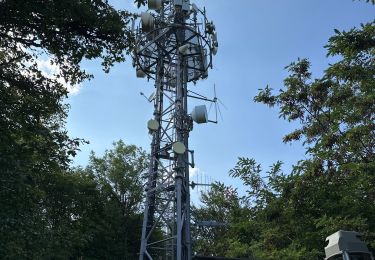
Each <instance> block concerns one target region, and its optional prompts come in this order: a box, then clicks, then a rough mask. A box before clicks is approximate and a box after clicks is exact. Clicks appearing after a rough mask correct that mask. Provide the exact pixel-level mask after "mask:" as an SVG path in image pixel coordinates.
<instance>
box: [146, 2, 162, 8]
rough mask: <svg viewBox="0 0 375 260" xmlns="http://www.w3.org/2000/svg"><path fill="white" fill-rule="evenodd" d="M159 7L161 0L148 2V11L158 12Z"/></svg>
mask: <svg viewBox="0 0 375 260" xmlns="http://www.w3.org/2000/svg"><path fill="white" fill-rule="evenodd" d="M160 7H161V0H148V9H151V10H159V9H160Z"/></svg>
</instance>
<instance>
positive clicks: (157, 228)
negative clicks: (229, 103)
mask: <svg viewBox="0 0 375 260" xmlns="http://www.w3.org/2000/svg"><path fill="white" fill-rule="evenodd" d="M148 8H149V9H148V11H147V12H143V13H142V14H141V15H140V26H139V27H138V28H136V30H135V35H136V46H135V51H134V53H133V66H134V67H135V68H136V71H137V77H140V78H144V77H147V78H148V79H152V80H154V81H155V96H154V97H153V99H152V101H153V104H154V114H153V119H151V120H149V122H148V129H149V132H150V134H151V135H152V143H151V158H150V163H149V170H148V174H147V178H148V180H147V184H146V188H145V193H146V200H145V206H144V217H143V227H142V238H141V249H140V256H139V259H140V260H151V259H167V260H169V259H170V260H190V259H191V257H192V253H191V238H190V190H189V184H190V183H189V166H191V167H194V157H193V155H194V153H193V151H192V150H189V146H188V139H189V133H190V131H191V130H192V129H193V121H195V122H197V123H207V122H208V121H209V120H208V118H207V110H206V107H205V106H198V107H196V108H195V109H194V110H193V113H192V115H189V114H188V111H187V110H188V106H187V103H188V82H193V83H196V81H198V80H199V79H204V78H206V77H207V76H208V69H209V68H210V67H212V55H215V54H216V52H217V48H218V43H217V36H216V32H215V26H214V25H213V23H212V22H208V20H207V18H206V12H205V10H203V11H202V10H200V9H199V8H198V7H197V6H196V5H195V4H190V0H149V1H148Z"/></svg>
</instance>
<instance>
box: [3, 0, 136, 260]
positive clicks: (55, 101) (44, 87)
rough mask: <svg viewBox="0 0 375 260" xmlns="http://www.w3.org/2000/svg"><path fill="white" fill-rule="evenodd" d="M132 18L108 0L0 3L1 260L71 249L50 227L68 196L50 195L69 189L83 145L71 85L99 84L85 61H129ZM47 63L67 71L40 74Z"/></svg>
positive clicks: (105, 64)
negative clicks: (72, 113) (73, 119)
mask: <svg viewBox="0 0 375 260" xmlns="http://www.w3.org/2000/svg"><path fill="white" fill-rule="evenodd" d="M130 17H131V15H130V14H129V13H127V12H125V11H117V10H115V9H114V8H113V7H112V6H110V5H109V4H108V3H107V1H101V0H83V1H74V0H68V1H56V0H53V1H45V0H38V1H29V0H28V1H24V0H22V1H21V0H5V1H0V207H1V211H0V255H1V256H6V257H7V258H8V259H27V258H34V259H37V258H43V257H45V253H46V250H45V249H46V248H48V247H49V246H50V245H52V243H55V244H57V245H63V244H64V245H65V244H67V240H66V239H68V237H66V236H64V235H62V234H59V235H58V236H56V237H54V238H59V239H57V240H51V234H52V233H51V232H52V228H51V225H50V221H51V219H49V217H51V216H52V215H54V214H53V211H54V208H55V206H56V205H55V204H53V203H52V204H51V203H49V198H51V197H53V198H56V197H58V198H59V199H62V197H61V196H63V194H57V193H56V192H58V191H56V190H55V189H50V187H52V186H57V187H58V186H64V185H65V184H64V183H66V182H69V177H68V175H67V174H66V170H67V169H68V165H69V162H70V159H71V156H74V155H75V153H76V150H77V148H78V145H79V144H80V142H81V141H82V140H80V139H72V138H70V137H69V136H68V134H67V132H66V130H65V128H64V124H65V120H66V116H67V109H68V105H66V103H65V101H64V99H65V98H66V96H67V93H68V92H67V89H66V87H65V86H64V82H65V83H66V84H71V85H74V84H78V83H80V82H82V81H83V80H85V79H89V78H90V77H91V75H89V74H88V73H87V72H85V71H84V70H82V69H81V68H80V62H81V61H82V60H83V59H96V58H100V59H101V60H102V64H103V68H104V70H105V71H108V70H109V68H110V66H111V65H112V64H113V63H114V62H120V61H123V60H124V57H125V54H126V53H129V52H130V51H131V49H132V45H133V41H132V35H131V33H130V30H129V29H128V28H127V23H128V21H129V19H130ZM46 56H47V57H48V58H49V59H50V63H51V65H54V66H58V68H59V70H58V72H57V73H56V75H54V76H53V77H52V78H50V77H47V76H46V75H45V74H44V73H43V71H41V69H40V67H39V66H38V63H39V59H40V58H42V57H46ZM66 178H68V179H66ZM65 187H66V186H65ZM64 191H65V189H64ZM56 216H57V215H56ZM52 237H53V236H52ZM64 238H66V239H64ZM57 247H58V246H55V248H57Z"/></svg>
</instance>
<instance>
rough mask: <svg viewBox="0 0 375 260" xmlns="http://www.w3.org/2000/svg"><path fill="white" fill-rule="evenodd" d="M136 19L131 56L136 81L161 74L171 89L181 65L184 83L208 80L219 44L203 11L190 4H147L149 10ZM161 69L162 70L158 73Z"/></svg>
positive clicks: (176, 0) (155, 0) (156, 0)
mask: <svg viewBox="0 0 375 260" xmlns="http://www.w3.org/2000/svg"><path fill="white" fill-rule="evenodd" d="M139 18H140V19H139V20H140V22H139V25H138V26H137V28H135V35H136V46H135V50H134V53H133V66H134V67H135V68H136V70H137V77H141V78H142V77H147V78H152V79H156V77H157V76H156V75H157V74H158V73H159V76H160V73H161V74H163V75H161V76H163V77H165V78H166V79H168V80H169V81H170V82H169V85H171V86H173V85H174V84H175V81H176V80H175V78H176V71H177V69H176V66H177V64H181V61H182V64H183V69H184V70H185V73H184V74H185V79H184V80H185V81H186V82H196V81H198V80H200V79H205V78H206V77H207V76H208V69H209V68H212V56H213V55H216V53H217V50H218V46H219V44H218V40H217V33H216V30H215V25H214V24H213V22H210V21H209V20H208V19H207V17H206V11H205V9H204V8H203V9H200V8H198V7H197V6H196V5H195V4H194V3H191V2H190V0H149V1H148V10H147V11H146V12H142V13H141V14H140V15H139ZM161 67H162V68H164V69H163V70H162V71H160V69H159V70H158V68H161ZM167 73H168V75H166V74H167Z"/></svg>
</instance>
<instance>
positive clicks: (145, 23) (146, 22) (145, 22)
mask: <svg viewBox="0 0 375 260" xmlns="http://www.w3.org/2000/svg"><path fill="white" fill-rule="evenodd" d="M141 21H142V31H144V32H149V31H151V30H152V29H154V25H155V18H154V17H153V16H152V15H151V14H150V13H148V12H142V13H141Z"/></svg>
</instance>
